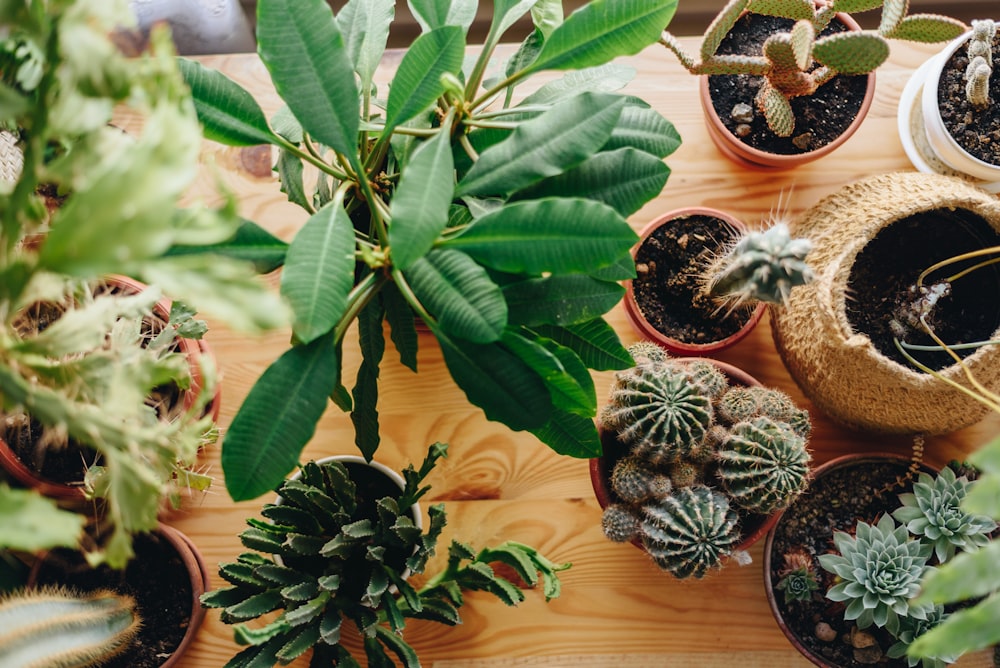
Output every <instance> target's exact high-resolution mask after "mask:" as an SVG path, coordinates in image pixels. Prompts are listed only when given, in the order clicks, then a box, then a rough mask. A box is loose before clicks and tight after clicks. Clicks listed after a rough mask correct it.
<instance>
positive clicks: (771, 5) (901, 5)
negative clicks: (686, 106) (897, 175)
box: [660, 0, 966, 137]
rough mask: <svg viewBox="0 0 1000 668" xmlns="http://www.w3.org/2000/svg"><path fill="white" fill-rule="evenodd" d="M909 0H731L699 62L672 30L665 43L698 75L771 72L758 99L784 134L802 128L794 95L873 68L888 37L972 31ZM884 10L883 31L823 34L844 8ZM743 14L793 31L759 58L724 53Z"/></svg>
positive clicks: (884, 53) (934, 37)
mask: <svg viewBox="0 0 1000 668" xmlns="http://www.w3.org/2000/svg"><path fill="white" fill-rule="evenodd" d="M908 4H909V2H908V0H884V2H883V1H882V0H862V1H861V2H858V1H856V0H834V2H823V3H814V2H812V0H730V1H729V2H728V3H726V5H725V7H723V8H722V10H721V11H720V12H719V14H718V15H717V16H716V17H715V19H714V20H713V21H712V23H711V24H710V25H709V26H708V28H707V29H706V31H705V34H704V38H703V40H702V44H701V48H700V50H699V56H700V60H695V59H694V58H693V57H692V56H690V55H689V54H687V53H686V52H685V51H684V49H683V48H682V47H681V45H680V42H679V41H678V40H677V38H676V37H674V36H673V35H672V34H670V33H669V32H664V33H663V35H662V36H661V38H660V43H661V44H662V45H663V46H665V47H667V48H668V49H669V50H670V51H672V52H673V53H674V54H675V55H676V56H677V58H678V60H679V61H680V63H681V64H682V65H683V66H684V67H685V68H686V69H687V70H688V71H690V72H692V73H693V74H702V75H712V74H748V75H755V76H762V77H764V82H763V83H762V85H761V87H760V90H759V92H758V94H757V98H756V100H755V103H756V105H757V108H758V110H759V111H760V113H762V114H764V116H765V118H766V119H767V124H768V127H769V128H770V129H771V131H772V132H774V133H775V134H776V135H779V136H781V137H788V136H791V134H792V132H793V131H794V129H795V118H794V116H793V114H792V107H791V103H790V100H791V99H792V98H794V97H797V96H800V95H811V94H812V93H814V92H815V91H816V89H817V88H819V87H820V86H822V85H823V84H824V83H826V82H827V81H829V80H830V79H832V78H833V77H834V76H836V75H838V74H848V75H852V74H867V73H869V72H873V71H874V70H875V69H877V68H878V67H879V66H880V65H881V64H882V63H884V62H885V60H886V58H888V56H889V43H888V42H887V41H886V38H891V39H904V40H911V41H918V42H928V43H932V42H943V41H948V40H951V39H954V38H955V37H957V36H959V35H961V34H962V33H963V32H965V30H966V26H965V24H964V23H962V22H961V21H957V20H955V19H951V18H949V17H946V16H941V15H936V14H916V15H913V16H906V10H907V7H908ZM880 6H881V7H882V8H883V11H882V18H881V21H880V24H879V29H878V31H850V32H846V33H837V34H834V35H828V36H824V37H817V36H818V35H819V34H820V33H821V32H822V31H823V29H824V28H826V27H827V25H829V23H830V21H831V20H832V19H833V17H834V15H835V14H836V13H837V12H843V13H849V12H860V11H865V10H870V9H875V8H877V7H880ZM743 12H751V13H755V14H763V15H768V16H778V17H783V18H788V19H792V20H794V21H795V24H794V26H793V27H792V28H791V30H789V31H788V32H784V33H777V34H775V35H772V36H771V37H769V38H768V39H767V40H766V41H765V42H764V45H763V47H762V50H761V54H760V55H759V56H732V55H721V54H718V53H717V51H718V48H719V45H720V44H721V43H722V40H723V38H724V37H725V36H726V35H727V34H728V33H729V31H730V30H732V28H733V26H734V25H735V24H736V21H737V20H738V19H739V18H740V16H741V15H742V14H743Z"/></svg>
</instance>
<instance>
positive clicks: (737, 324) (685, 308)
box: [632, 215, 752, 344]
mask: <svg viewBox="0 0 1000 668" xmlns="http://www.w3.org/2000/svg"><path fill="white" fill-rule="evenodd" d="M737 234H738V233H737V231H736V230H735V229H734V228H733V227H732V226H731V225H729V224H728V223H726V222H725V221H722V220H720V219H718V218H714V217H711V216H702V215H696V216H686V217H684V218H679V219H676V220H673V221H670V222H669V223H667V224H664V225H661V226H660V227H659V228H657V229H656V230H655V231H654V232H653V233H652V234H650V235H649V237H648V238H647V239H646V240H645V241H644V242H643V243H642V244H641V245H640V246H639V249H638V250H637V251H636V256H635V264H636V272H637V276H636V278H635V279H633V280H632V290H633V292H634V294H635V301H636V305H637V306H638V307H639V310H640V311H641V312H642V315H643V316H644V317H645V318H646V320H647V321H648V322H649V324H650V325H652V326H653V327H654V328H656V330H657V331H659V332H661V333H663V334H664V335H665V336H667V337H669V338H672V339H676V340H678V341H681V342H683V343H694V344H705V343H712V342H715V341H721V340H723V339H725V338H727V337H730V336H732V335H733V334H735V333H736V332H738V331H739V330H740V328H741V327H743V325H744V324H746V322H747V321H748V320H749V319H750V316H751V315H752V309H749V308H740V309H737V310H736V311H734V312H732V313H730V312H729V311H728V310H726V309H722V310H720V307H719V304H718V303H717V302H716V301H715V300H714V299H712V298H711V297H709V296H708V295H707V294H705V293H704V292H703V290H702V282H703V279H702V278H701V274H702V269H703V267H704V266H705V265H706V264H707V263H708V261H709V260H710V259H711V258H712V257H714V256H715V255H717V254H718V253H719V252H720V249H722V248H726V247H727V245H729V244H731V243H732V241H733V240H734V239H735V238H736V236H737Z"/></svg>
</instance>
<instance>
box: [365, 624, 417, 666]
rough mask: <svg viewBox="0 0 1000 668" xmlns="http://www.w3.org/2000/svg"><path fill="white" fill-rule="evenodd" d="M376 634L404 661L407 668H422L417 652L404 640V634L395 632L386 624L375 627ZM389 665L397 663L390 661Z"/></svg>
mask: <svg viewBox="0 0 1000 668" xmlns="http://www.w3.org/2000/svg"><path fill="white" fill-rule="evenodd" d="M375 636H376V637H377V638H378V639H379V641H381V642H382V644H383V645H385V647H386V648H387V649H388V650H389V651H391V652H392V653H393V654H395V655H396V656H397V657H398V658H399V660H400V661H402V662H403V666H404V667H405V668H420V660H419V659H418V658H417V653H416V652H415V651H413V648H412V647H410V646H409V645H408V644H407V643H406V641H405V640H403V636H401V635H398V634H396V633H393V632H392V631H390V630H389V629H387V628H385V627H384V626H376V627H375ZM387 665H389V666H394V665H395V664H393V663H392V662H391V661H390V662H389V664H387Z"/></svg>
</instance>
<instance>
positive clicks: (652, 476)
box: [591, 342, 810, 578]
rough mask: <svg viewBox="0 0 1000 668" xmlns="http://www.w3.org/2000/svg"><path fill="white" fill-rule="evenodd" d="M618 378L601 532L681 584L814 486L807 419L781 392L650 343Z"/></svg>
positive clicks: (599, 489) (604, 460)
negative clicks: (643, 555)
mask: <svg viewBox="0 0 1000 668" xmlns="http://www.w3.org/2000/svg"><path fill="white" fill-rule="evenodd" d="M630 352H631V353H632V355H633V357H635V359H636V365H635V367H633V368H632V369H629V370H626V371H619V372H617V373H616V375H615V382H614V384H613V386H612V388H611V394H610V399H609V403H608V405H607V406H606V407H605V408H604V409H603V410H602V412H601V415H600V423H601V428H602V432H603V434H604V444H605V454H604V456H603V457H601V458H599V459H595V460H592V464H591V480H592V481H593V484H594V490H595V492H596V493H597V496H598V500H599V501H600V503H601V506H602V508H603V509H604V514H603V517H602V528H603V530H604V533H605V535H606V536H607V537H608V538H609V539H611V540H613V541H615V542H634V543H636V544H637V545H639V546H640V547H641V548H642V549H644V550H645V551H646V552H647V553H649V555H650V556H651V557H652V559H653V561H654V562H655V563H656V564H657V566H659V567H660V568H662V569H664V570H665V571H667V572H669V573H671V574H672V575H674V576H676V577H678V578H686V577H695V578H701V577H703V576H704V575H706V574H707V573H708V572H710V571H711V570H712V569H714V568H717V567H719V566H721V565H722V563H723V561H724V560H725V559H726V558H727V557H730V556H735V557H736V558H738V559H746V558H747V557H748V555H746V552H745V550H746V548H747V547H748V546H749V545H750V544H751V543H753V542H754V541H755V540H757V539H758V538H760V537H761V536H763V535H764V533H765V532H766V530H767V526H768V524H769V522H770V521H771V520H770V518H771V517H772V516H775V515H776V512H777V511H778V510H780V509H781V508H783V507H785V506H786V505H787V504H788V503H790V502H791V501H792V500H793V499H795V498H796V497H797V496H798V495H799V494H801V493H802V491H803V490H804V489H805V488H806V485H807V483H808V477H809V461H810V454H809V451H808V450H807V448H806V443H807V438H808V435H809V431H810V422H809V415H808V413H807V412H806V411H804V410H801V409H799V408H797V407H796V406H795V404H794V403H793V402H792V400H791V399H790V398H789V397H788V396H787V395H785V394H784V393H783V392H780V391H779V390H775V389H771V388H765V387H763V386H761V385H760V383H758V382H757V381H756V380H754V379H753V378H751V377H749V376H748V375H747V374H745V373H743V372H741V371H739V370H738V369H735V368H733V367H731V366H730V365H726V364H723V363H721V362H716V361H714V360H711V359H708V358H706V359H698V358H671V357H669V356H668V355H667V353H666V352H665V351H663V349H661V348H659V347H658V346H656V345H654V344H651V343H647V342H643V343H638V344H635V345H633V346H632V347H631V348H630Z"/></svg>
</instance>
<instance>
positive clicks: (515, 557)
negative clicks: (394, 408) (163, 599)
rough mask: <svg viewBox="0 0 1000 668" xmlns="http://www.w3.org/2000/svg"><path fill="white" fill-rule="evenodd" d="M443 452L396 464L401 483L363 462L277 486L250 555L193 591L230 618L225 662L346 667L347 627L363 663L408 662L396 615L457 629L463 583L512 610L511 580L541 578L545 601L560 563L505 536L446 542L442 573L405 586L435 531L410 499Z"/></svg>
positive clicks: (439, 517) (517, 592)
mask: <svg viewBox="0 0 1000 668" xmlns="http://www.w3.org/2000/svg"><path fill="white" fill-rule="evenodd" d="M446 452H447V446H446V445H444V444H440V443H437V444H434V445H432V446H431V447H430V449H429V450H428V453H427V456H426V458H425V459H424V461H423V463H422V464H421V466H420V468H419V470H418V469H414V467H413V466H409V467H407V468H406V469H405V470H404V471H403V474H402V484H401V485H400V484H399V482H398V481H397V480H396V478H399V475H398V474H395V473H394V472H392V473H393V475H392V476H391V477H386V476H385V473H384V472H383V470H382V467H381V466H379V467H378V468H373V467H371V466H370V465H368V464H367V463H366V461H365V460H364V459H362V458H357V459H355V460H351V461H348V462H346V463H345V462H342V461H340V460H339V459H338V458H331V459H330V460H328V461H324V462H322V463H318V462H309V463H306V464H305V465H304V466H303V467H302V468H301V471H300V472H299V474H298V475H296V476H293V477H292V478H290V479H289V480H287V481H285V482H284V483H282V485H281V486H280V487H279V488H278V490H277V491H278V494H279V500H278V502H277V503H270V504H265V505H264V508H263V510H262V514H263V516H264V518H265V519H264V520H257V519H253V518H251V519H248V520H247V522H248V524H249V525H250V528H248V529H247V530H245V531H244V532H243V533H242V534H241V535H240V540H241V542H242V543H243V545H244V546H245V547H247V548H248V549H249V550H250V551H248V552H244V553H243V554H241V555H240V556H239V557H238V559H237V560H236V561H235V562H229V563H223V564H221V565H220V568H219V574H220V575H221V576H222V577H223V579H225V580H226V581H227V582H228V583H229V586H226V587H223V588H221V589H217V590H214V591H211V592H209V593H207V594H205V595H204V596H203V597H202V602H203V603H204V604H205V605H206V606H208V607H210V608H221V609H222V615H221V616H222V621H224V622H226V623H227V624H235V625H236V626H235V635H236V640H237V642H238V643H240V644H243V645H247V646H248V647H247V648H246V649H244V650H243V651H241V652H240V653H239V654H237V655H236V656H235V657H234V658H233V659H232V660H231V661H230V662H229V663H228V664H226V665H228V666H233V667H237V666H251V665H252V666H273V665H275V664H277V663H281V664H286V663H289V662H291V661H292V660H294V659H295V658H297V657H299V656H302V655H303V654H306V653H307V652H309V651H310V650H312V657H311V659H310V663H309V665H312V666H329V665H337V666H357V665H360V664H358V663H357V660H356V659H355V658H354V657H353V656H352V653H351V650H350V648H349V647H348V645H347V644H345V643H342V642H341V635H342V633H345V634H346V633H347V632H348V628H347V625H349V624H353V625H354V626H356V627H357V631H358V632H359V633H360V634H361V637H362V638H363V652H364V654H365V656H366V657H367V660H368V664H369V665H396V664H395V663H394V661H396V660H398V661H399V662H400V665H404V666H407V668H416V667H418V666H419V665H420V663H419V659H418V657H417V655H416V653H415V652H414V650H413V648H412V647H410V645H409V644H407V642H406V640H405V639H404V638H403V635H402V631H403V630H404V627H405V623H406V619H407V618H416V619H429V620H432V621H436V622H440V623H443V624H448V625H454V624H457V623H459V622H460V621H461V619H460V617H459V613H458V608H459V607H460V606H461V605H462V602H463V601H462V591H463V590H480V591H487V592H490V593H492V594H494V595H496V596H497V597H498V598H500V599H501V600H502V601H504V602H505V603H507V604H508V605H515V604H517V603H518V602H520V601H522V600H523V599H524V593H523V592H522V590H521V588H520V587H521V586H534V585H535V584H537V583H539V582H541V584H542V586H543V591H544V595H545V598H546V600H549V599H551V598H554V597H556V596H558V595H559V587H560V583H559V577H558V571H561V570H564V569H566V568H569V564H556V563H553V562H551V561H549V560H548V559H546V558H545V557H543V556H542V555H540V554H539V553H538V552H537V551H536V550H534V549H533V548H530V547H528V546H526V545H522V544H520V543H515V542H506V543H503V544H501V545H498V546H496V547H493V548H485V549H483V550H481V551H479V552H475V551H474V550H473V549H472V548H470V547H469V546H468V545H465V544H463V543H460V542H458V541H453V542H452V543H451V545H450V547H449V548H448V558H447V562H446V565H445V566H444V568H443V569H442V570H441V571H440V572H438V573H437V574H436V575H433V576H430V577H429V578H427V579H426V581H425V582H424V583H423V585H422V586H420V587H419V588H417V587H416V586H414V585H413V584H411V582H410V576H411V575H415V574H420V573H422V572H423V571H424V568H425V566H426V565H427V562H428V559H429V558H430V557H431V555H433V554H434V551H435V547H436V544H437V540H438V537H439V536H440V534H441V531H442V530H443V529H444V527H445V511H444V506H443V505H442V504H436V505H434V506H431V507H430V508H429V510H428V518H429V526H428V527H427V531H426V532H424V531H423V530H422V522H421V520H420V518H421V515H420V509H419V506H418V505H416V504H417V501H418V500H419V499H420V498H421V497H422V496H423V495H424V494H425V493H426V492H427V490H428V489H429V488H428V487H427V486H426V485H423V480H424V478H425V477H426V476H427V475H428V474H429V473H430V472H431V470H432V469H433V467H434V465H435V463H436V462H437V460H438V459H439V458H440V457H443V456H445V455H446ZM494 564H496V565H498V566H499V565H502V566H503V567H504V568H499V567H497V568H494V566H493V565H494ZM505 569H506V570H505ZM274 611H279V612H278V614H277V615H276V616H271V615H269V616H268V617H267V618H266V619H263V620H260V621H261V623H260V624H259V625H250V624H248V622H253V621H254V620H258V619H259V618H261V617H263V616H265V615H267V613H271V612H274Z"/></svg>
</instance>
